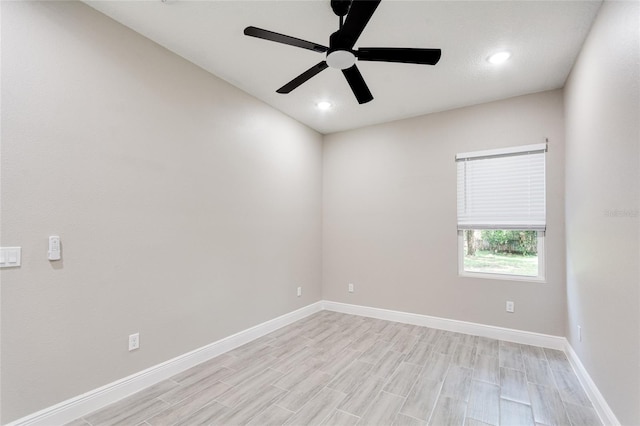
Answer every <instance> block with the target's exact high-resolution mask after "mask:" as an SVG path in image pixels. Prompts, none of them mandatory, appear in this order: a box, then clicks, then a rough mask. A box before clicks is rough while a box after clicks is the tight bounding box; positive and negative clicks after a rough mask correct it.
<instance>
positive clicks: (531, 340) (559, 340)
mask: <svg viewBox="0 0 640 426" xmlns="http://www.w3.org/2000/svg"><path fill="white" fill-rule="evenodd" d="M322 307H323V309H327V310H329V311H335V312H342V313H345V314H353V315H360V316H364V317H371V318H378V319H383V320H387V321H396V322H402V323H406V324H413V325H420V326H423V327H431V328H438V329H440V330H447V331H455V332H458V333H465V334H472V335H474V336H482V337H490V338H492V339H498V340H506V341H509V342H515V343H522V344H525V345H533V346H542V347H545V348H550V349H559V350H564V348H565V342H566V339H565V338H564V337H560V336H551V335H548V334H540V333H532V332H530V331H522V330H513V329H510V328H503V327H495V326H492V325H484V324H478V323H473V322H466V321H458V320H452V319H446V318H438V317H431V316H428V315H421V314H412V313H408V312H400V311H391V310H388V309H380V308H371V307H368V306H360V305H349V304H346V303H339V302H330V301H327V300H325V301H323V302H322Z"/></svg>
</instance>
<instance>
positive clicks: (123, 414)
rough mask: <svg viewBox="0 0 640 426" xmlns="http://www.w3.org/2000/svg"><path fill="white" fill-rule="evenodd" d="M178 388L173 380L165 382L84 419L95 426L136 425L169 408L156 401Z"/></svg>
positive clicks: (163, 403)
mask: <svg viewBox="0 0 640 426" xmlns="http://www.w3.org/2000/svg"><path fill="white" fill-rule="evenodd" d="M176 386H178V384H177V383H176V382H174V381H173V380H165V381H163V382H160V383H158V384H156V385H154V386H151V387H150V388H147V389H145V390H143V391H141V392H138V393H136V394H135V395H132V396H130V397H128V398H125V399H123V400H121V401H118V402H116V403H114V404H111V405H109V406H107V407H105V408H103V409H101V410H98V411H96V412H94V413H92V414H90V415H88V416H85V417H84V419H85V420H86V421H87V422H89V423H91V424H92V425H96V426H108V425H116V424H123V423H128V424H138V423H140V422H142V421H144V420H146V419H148V418H149V417H152V416H154V415H155V414H157V413H159V412H161V411H163V410H165V409H166V408H168V407H169V404H167V403H166V402H164V401H161V400H159V399H158V397H159V396H161V395H162V394H164V393H166V392H169V391H170V390H171V389H173V388H175V387H176Z"/></svg>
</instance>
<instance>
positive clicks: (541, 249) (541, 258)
mask: <svg viewBox="0 0 640 426" xmlns="http://www.w3.org/2000/svg"><path fill="white" fill-rule="evenodd" d="M479 230H481V229H479ZM537 232H538V237H537V243H538V275H537V276H532V275H512V274H499V273H496V272H476V271H473V272H471V271H466V270H465V269H464V230H462V229H459V230H458V276H459V277H465V278H483V279H492V280H506V281H527V282H539V283H546V282H547V281H546V261H545V259H546V253H545V241H544V240H545V231H537Z"/></svg>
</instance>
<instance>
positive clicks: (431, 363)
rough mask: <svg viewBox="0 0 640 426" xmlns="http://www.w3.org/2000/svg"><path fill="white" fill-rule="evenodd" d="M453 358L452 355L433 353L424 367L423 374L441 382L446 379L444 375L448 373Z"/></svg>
mask: <svg viewBox="0 0 640 426" xmlns="http://www.w3.org/2000/svg"><path fill="white" fill-rule="evenodd" d="M451 359H452V357H451V356H450V355H443V354H440V353H435V352H434V353H432V354H431V357H430V358H429V359H428V360H427V363H426V364H425V365H424V368H423V369H422V375H423V376H425V377H426V378H429V379H433V380H436V381H439V382H441V381H444V377H445V376H446V375H447V370H449V365H450V364H451Z"/></svg>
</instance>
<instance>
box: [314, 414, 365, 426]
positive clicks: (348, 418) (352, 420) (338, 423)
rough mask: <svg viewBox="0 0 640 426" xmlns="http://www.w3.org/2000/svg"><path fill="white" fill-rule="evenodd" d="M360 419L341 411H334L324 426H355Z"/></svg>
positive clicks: (323, 423)
mask: <svg viewBox="0 0 640 426" xmlns="http://www.w3.org/2000/svg"><path fill="white" fill-rule="evenodd" d="M358 421H360V417H357V416H354V415H353V414H349V413H345V412H344V411H341V410H334V411H333V413H332V414H331V415H330V416H329V417H327V418H326V419H325V420H324V421H323V422H322V423H321V425H322V426H355V425H356V424H357V423H358Z"/></svg>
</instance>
